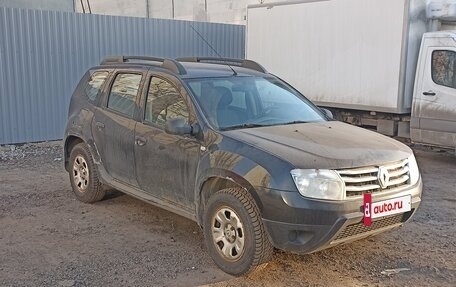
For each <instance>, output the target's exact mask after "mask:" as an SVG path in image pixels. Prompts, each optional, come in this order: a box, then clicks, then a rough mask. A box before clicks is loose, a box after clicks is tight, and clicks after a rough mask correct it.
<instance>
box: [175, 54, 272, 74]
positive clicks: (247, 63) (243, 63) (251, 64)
mask: <svg viewBox="0 0 456 287" xmlns="http://www.w3.org/2000/svg"><path fill="white" fill-rule="evenodd" d="M176 61H178V62H193V63H199V62H205V63H213V64H224V65H230V64H235V65H236V66H239V67H243V68H246V69H250V70H255V71H258V72H261V73H267V72H268V71H266V69H265V68H264V67H263V66H261V65H260V64H258V63H257V62H255V61H252V60H246V59H234V58H217V57H187V58H177V59H176Z"/></svg>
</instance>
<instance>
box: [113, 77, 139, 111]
mask: <svg viewBox="0 0 456 287" xmlns="http://www.w3.org/2000/svg"><path fill="white" fill-rule="evenodd" d="M141 78H142V76H141V75H138V74H118V75H117V76H116V79H115V80H114V83H113V84H112V88H111V92H110V93H109V98H108V108H109V109H112V110H114V111H117V112H119V113H122V114H124V115H126V116H129V117H133V114H134V112H135V106H136V97H137V95H138V91H139V85H140V83H141Z"/></svg>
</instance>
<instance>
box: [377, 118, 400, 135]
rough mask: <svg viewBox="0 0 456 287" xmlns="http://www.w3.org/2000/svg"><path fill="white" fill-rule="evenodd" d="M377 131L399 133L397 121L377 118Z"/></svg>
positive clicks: (388, 133) (389, 133) (386, 133)
mask: <svg viewBox="0 0 456 287" xmlns="http://www.w3.org/2000/svg"><path fill="white" fill-rule="evenodd" d="M377 132H379V133H381V134H384V135H387V136H395V135H396V134H397V121H394V120H377Z"/></svg>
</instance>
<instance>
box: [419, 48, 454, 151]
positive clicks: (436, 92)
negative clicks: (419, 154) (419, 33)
mask: <svg viewBox="0 0 456 287" xmlns="http://www.w3.org/2000/svg"><path fill="white" fill-rule="evenodd" d="M425 61H426V62H425V66H424V70H423V72H422V73H421V77H422V81H421V85H418V88H417V93H416V94H415V97H416V98H415V103H414V109H413V116H414V117H416V118H417V119H416V120H417V121H418V123H419V132H416V133H412V139H413V140H416V141H419V142H423V143H429V144H435V145H440V146H446V147H450V148H454V147H456V49H453V48H446V47H445V48H441V47H427V51H426V59H425Z"/></svg>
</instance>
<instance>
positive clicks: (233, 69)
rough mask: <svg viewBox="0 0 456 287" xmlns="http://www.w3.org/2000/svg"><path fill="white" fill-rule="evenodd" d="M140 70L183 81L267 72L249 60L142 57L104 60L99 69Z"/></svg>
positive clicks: (255, 74)
mask: <svg viewBox="0 0 456 287" xmlns="http://www.w3.org/2000/svg"><path fill="white" fill-rule="evenodd" d="M106 67H112V68H119V67H122V68H132V69H134V68H140V69H150V68H151V67H154V68H155V69H156V70H157V71H160V70H161V71H163V72H167V73H169V72H172V73H174V74H176V75H177V76H179V77H180V78H183V79H189V78H212V77H229V76H233V75H236V76H244V77H246V76H264V75H265V74H267V71H266V70H265V69H264V68H263V67H262V66H261V65H260V64H258V63H256V62H254V61H251V60H244V59H231V58H212V57H195V58H180V59H175V60H174V59H165V58H155V57H144V56H115V57H109V58H106V59H104V60H103V61H102V62H101V64H100V67H99V68H106Z"/></svg>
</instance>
